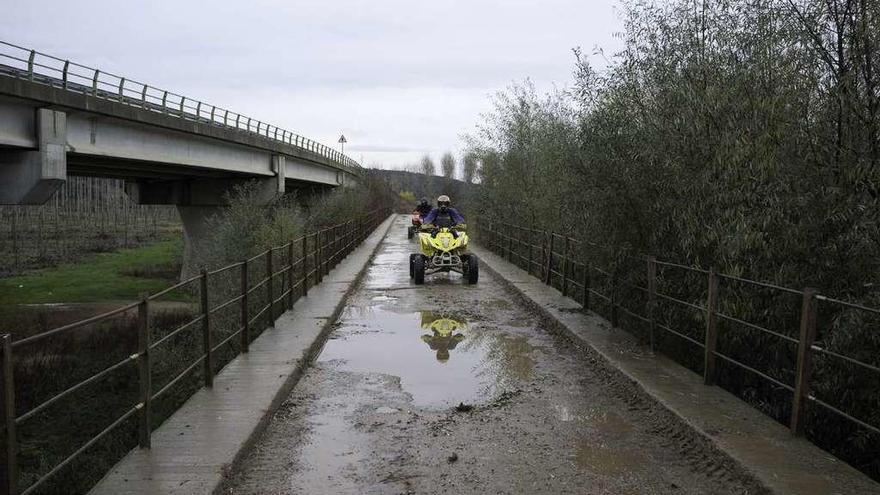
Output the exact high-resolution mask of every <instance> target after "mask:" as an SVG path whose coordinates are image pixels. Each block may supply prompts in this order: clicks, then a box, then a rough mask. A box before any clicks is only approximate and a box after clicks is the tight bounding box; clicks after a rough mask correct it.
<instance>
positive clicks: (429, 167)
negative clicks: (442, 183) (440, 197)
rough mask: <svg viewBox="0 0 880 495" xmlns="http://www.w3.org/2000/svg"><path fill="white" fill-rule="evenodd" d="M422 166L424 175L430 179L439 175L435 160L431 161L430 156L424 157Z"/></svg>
mask: <svg viewBox="0 0 880 495" xmlns="http://www.w3.org/2000/svg"><path fill="white" fill-rule="evenodd" d="M420 166H421V167H422V173H423V174H425V175H427V176H428V177H430V176H432V175H435V174H436V173H437V168H436V167H435V166H434V160H431V156H430V155H425V156H423V157H422V161H421V163H420Z"/></svg>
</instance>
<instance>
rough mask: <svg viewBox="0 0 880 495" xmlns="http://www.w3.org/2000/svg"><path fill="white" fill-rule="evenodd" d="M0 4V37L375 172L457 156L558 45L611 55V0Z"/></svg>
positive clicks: (564, 53) (561, 82)
mask: <svg viewBox="0 0 880 495" xmlns="http://www.w3.org/2000/svg"><path fill="white" fill-rule="evenodd" d="M2 3H3V7H2V14H0V39H2V40H4V41H7V42H11V43H15V44H20V45H23V46H25V47H29V48H35V49H37V50H38V51H43V52H46V53H49V54H52V55H57V56H59V57H62V58H69V59H70V60H73V61H76V62H79V63H81V64H84V65H87V66H91V67H97V68H99V69H102V70H107V71H110V72H114V73H117V74H120V75H123V76H126V77H129V78H131V79H135V80H138V81H142V82H146V83H148V84H151V85H153V86H157V87H160V88H162V89H167V90H172V91H175V92H178V93H182V94H184V95H186V96H188V97H192V98H196V99H199V100H202V101H206V102H209V103H212V104H216V105H218V106H222V107H224V108H229V109H231V110H234V111H239V112H241V113H243V114H245V115H248V116H252V117H254V118H257V119H260V120H262V121H265V122H270V123H273V124H276V125H279V126H281V127H283V128H285V129H288V130H290V131H293V132H297V133H299V134H302V135H304V136H307V137H310V138H313V139H317V140H319V141H321V142H323V143H325V144H327V145H332V146H338V145H337V144H336V141H337V139H338V137H339V134H340V132H344V133H345V136H346V138H347V139H348V144H347V145H346V150H345V151H346V154H349V155H350V156H352V157H353V158H355V159H358V160H360V159H361V158H362V159H363V161H364V163H365V164H366V165H378V166H383V167H385V168H401V167H403V166H404V165H406V164H408V163H416V162H417V161H418V159H419V157H420V156H421V155H423V154H425V153H429V154H431V155H432V156H433V157H435V160H436V159H437V158H439V156H440V154H442V153H443V152H444V151H447V150H449V151H453V152H454V153H456V154H459V153H460V151H461V146H462V142H461V139H460V136H461V135H462V134H463V133H467V132H471V131H472V130H473V129H474V126H475V124H476V123H477V121H478V120H479V116H480V113H482V112H485V111H487V110H488V109H489V108H490V101H489V97H490V96H491V95H492V94H493V93H495V92H496V91H498V90H501V89H504V88H505V87H506V86H508V85H509V84H510V83H511V82H513V81H520V80H523V79H525V78H530V79H531V80H532V81H533V82H534V83H535V85H536V86H537V88H538V89H539V90H545V89H549V88H551V87H552V86H553V85H554V84H555V85H557V86H566V85H568V84H569V82H570V80H571V73H572V69H573V56H572V52H571V49H572V48H574V47H582V48H583V49H584V51H585V52H587V53H592V52H593V51H594V48H596V47H601V48H603V49H604V50H605V51H606V53H609V54H610V53H613V52H614V51H615V50H617V49H618V48H619V40H618V39H616V38H614V37H613V34H614V33H615V32H617V31H619V30H620V29H621V21H620V18H619V7H617V4H618V1H617V0H542V1H541V2H537V1H520V0H515V1H510V0H508V1H479V0H469V1H458V0H454V1H449V0H446V1H434V2H419V1H413V0H408V1H403V0H390V1H389V0H373V1H370V2H367V1H355V0H336V1H316V2H297V1H273V0H256V1H254V0H250V1H242V0H214V1H211V2H185V1H176V2H172V1H164V0H155V1H134V0H132V1H122V2H120V1H118V0H81V1H77V2H71V1H69V0H64V1H59V0H44V1H33V0H2ZM609 56H610V55H609ZM591 58H592V62H593V63H594V64H596V65H599V66H602V65H604V63H605V62H604V60H603V59H602V57H601V56H593V57H591Z"/></svg>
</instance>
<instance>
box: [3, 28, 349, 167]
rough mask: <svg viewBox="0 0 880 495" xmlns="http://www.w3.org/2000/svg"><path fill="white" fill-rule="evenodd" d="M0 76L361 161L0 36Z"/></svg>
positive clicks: (328, 157) (341, 162)
mask: <svg viewBox="0 0 880 495" xmlns="http://www.w3.org/2000/svg"><path fill="white" fill-rule="evenodd" d="M0 75H2V76H7V77H14V78H17V79H22V80H26V81H30V82H33V83H38V84H44V85H47V86H51V87H55V88H60V89H63V90H66V91H72V92H75V93H79V94H83V95H88V96H91V97H93V98H99V99H102V100H108V101H113V102H117V103H122V104H124V105H129V106H134V107H137V108H141V109H145V110H151V111H153V112H157V113H161V114H164V115H169V116H172V117H177V118H180V119H183V120H188V121H194V122H199V123H202V124H207V125H211V126H215V127H223V128H229V129H237V130H240V131H243V132H246V133H249V134H254V135H258V136H261V137H264V138H266V139H270V140H272V141H277V142H280V143H284V144H286V145H289V146H292V147H295V148H298V149H299V150H302V151H306V152H309V153H312V154H314V155H316V156H317V157H321V158H324V159H325V161H327V162H328V163H329V164H330V165H333V166H336V167H337V168H340V169H343V170H346V171H348V172H349V173H352V174H354V175H360V174H361V172H362V167H361V165H360V164H359V163H358V162H357V161H355V160H353V159H351V158H349V157H348V156H346V155H344V154H342V153H341V152H339V151H337V150H335V149H333V148H330V147H329V146H325V145H323V144H321V143H319V142H317V141H313V140H311V139H308V138H306V137H304V136H300V135H299V134H296V133H294V132H290V131H287V130H285V129H282V128H280V127H278V126H274V125H271V124H267V123H265V122H262V121H260V120H257V119H254V118H252V117H248V116H246V115H242V114H240V113H236V112H232V111H229V110H227V109H225V108H221V107H218V106H215V105H211V104H208V103H205V102H202V101H199V100H195V99H193V98H188V97H186V96H184V95H180V94H177V93H174V92H171V91H167V90H164V89H159V88H156V87H153V86H150V85H148V84H145V83H142V82H138V81H135V80H132V79H128V78H126V77H123V76H119V75H116V74H113V73H110V72H106V71H101V70H99V69H95V68H92V67H87V66H85V65H80V64H77V63H75V62H71V61H70V60H65V59H62V58H58V57H54V56H52V55H48V54H45V53H41V52H38V51H36V50H32V49H28V48H24V47H21V46H18V45H14V44H12V43H8V42H5V41H0Z"/></svg>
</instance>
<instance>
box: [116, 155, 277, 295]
mask: <svg viewBox="0 0 880 495" xmlns="http://www.w3.org/2000/svg"><path fill="white" fill-rule="evenodd" d="M272 168H273V169H274V170H275V171H276V174H277V175H276V176H274V177H266V178H262V179H189V180H174V181H153V182H136V183H129V184H126V191H127V192H128V194H129V196H130V197H131V198H132V199H133V200H134V201H135V202H136V203H139V204H148V205H176V206H177V211H178V212H179V213H180V220H181V222H182V223H183V239H184V248H183V266H182V268H181V278H182V279H185V278H189V277H191V276H194V275H196V274H197V273H198V272H199V270H200V269H201V267H202V265H203V264H204V256H203V254H204V251H205V243H206V242H207V241H208V240H209V239H210V236H211V219H212V217H214V216H215V215H219V214H222V213H223V210H224V208H226V207H228V206H229V195H230V194H233V193H234V191H235V188H236V187H241V186H245V185H246V184H255V185H256V189H255V191H254V192H255V194H253V195H252V199H253V201H255V202H256V203H257V204H268V203H270V202H271V201H273V200H274V199H275V198H277V197H278V196H280V195H281V194H283V193H284V189H285V187H284V157H283V156H278V157H273V159H272Z"/></svg>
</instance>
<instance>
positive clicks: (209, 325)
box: [0, 209, 390, 495]
mask: <svg viewBox="0 0 880 495" xmlns="http://www.w3.org/2000/svg"><path fill="white" fill-rule="evenodd" d="M389 213H390V211H389V210H388V209H382V210H376V211H373V212H370V213H368V214H365V215H363V216H362V217H360V218H357V219H355V220H350V221H348V222H345V223H341V224H337V225H333V226H331V227H327V228H323V229H320V230H318V231H316V232H313V233H311V234H308V235H303V236H300V237H298V238H295V239H292V240H291V241H290V242H288V243H286V244H284V245H281V246H277V247H273V248H270V249H268V250H266V251H264V252H262V253H260V254H258V255H256V256H254V257H252V258H249V259H246V260H242V261H240V262H238V263H234V264H231V265H228V266H224V267H222V268H218V269H215V270H208V269H206V268H204V269H202V270H201V272H200V273H199V274H198V275H196V276H194V277H191V278H189V279H187V280H184V281H182V282H180V283H178V284H175V285H173V286H171V287H168V288H166V289H163V290H161V291H159V292H156V293H153V294H150V295H146V296H145V297H143V299H142V300H141V301H139V302H136V303H131V304H127V305H125V306H122V307H119V308H116V309H113V310H111V311H108V312H105V313H103V314H99V315H97V316H93V317H91V318H86V319H83V320H80V321H76V322H73V323H70V324H67V325H64V326H61V327H58V328H54V329H52V330H49V331H46V332H42V333H39V334H36V335H32V336H29V337H26V338H22V339H19V340H14V341H13V340H12V336H11V335H9V334H5V335H2V336H0V345H2V356H0V358H2V368H0V380H2V393H0V398H2V411H3V414H4V435H3V436H4V439H3V443H4V451H3V454H4V455H3V457H4V459H3V462H2V464H0V468H2V469H0V477H2V486H0V492H2V493H8V494H13V495H15V494H21V495H26V494H31V493H36V492H37V491H38V490H40V488H41V487H43V486H44V485H45V484H46V483H47V482H48V481H49V480H50V479H52V478H53V477H54V476H56V475H57V474H58V473H59V472H60V471H61V470H63V469H64V468H65V467H67V466H69V465H70V464H71V463H73V462H74V461H75V460H77V459H79V458H81V456H82V455H83V454H84V453H85V452H86V451H88V450H89V449H90V448H92V447H93V446H95V444H97V443H98V442H100V441H102V439H105V438H106V437H107V436H108V435H111V434H112V433H113V432H116V431H118V430H119V429H120V428H121V427H123V425H125V424H126V423H127V422H128V421H130V420H131V421H134V420H136V422H137V428H138V444H139V445H140V447H142V448H149V447H150V444H151V433H152V430H153V426H154V424H156V423H157V420H161V419H163V418H157V417H156V415H154V414H153V412H152V404H153V403H154V402H156V401H157V400H160V399H162V398H163V397H165V396H166V395H168V394H169V393H171V392H172V391H174V389H175V386H178V385H179V384H181V382H182V381H184V380H187V379H188V378H189V379H192V378H193V377H199V378H200V379H201V380H202V381H203V383H202V385H203V386H205V387H211V386H212V385H213V381H214V375H215V374H216V373H217V371H218V369H219V368H221V367H222V365H224V364H225V363H222V362H219V363H218V360H217V356H218V354H219V353H220V352H221V351H226V354H225V355H224V357H225V358H226V360H227V361H228V360H231V359H232V357H234V356H236V355H238V354H239V353H246V352H248V347H249V345H250V343H251V342H253V340H254V339H255V338H256V337H257V336H258V335H259V334H260V333H261V331H262V330H263V329H265V328H271V327H273V326H274V323H275V320H276V319H277V318H278V317H279V316H280V314H281V313H283V312H284V311H285V310H290V309H292V308H293V305H294V302H295V301H296V300H297V299H298V298H299V297H303V296H306V295H307V294H308V291H309V288H310V287H313V286H315V285H317V284H318V283H320V282H321V280H322V279H323V277H324V276H325V275H326V274H328V273H329V271H330V269H331V268H333V267H334V266H335V265H337V264H338V263H339V262H340V261H341V260H342V259H343V258H344V257H345V256H346V255H347V254H348V253H350V252H351V251H352V250H353V249H354V248H355V247H356V246H357V245H359V244H360V243H361V242H362V241H363V240H364V239H365V238H366V237H367V236H368V235H369V234H370V233H371V232H372V231H373V230H375V228H376V227H377V226H378V225H379V224H380V223H381V222H382V221H383V220H384V219H385V218H386V217H387V215H388V214H389ZM218 282H220V283H218ZM174 292H183V293H185V294H187V295H189V296H192V297H193V298H197V299H195V300H194V304H193V306H197V308H198V309H197V311H193V313H192V314H188V315H187V318H186V321H182V322H181V321H175V322H174V324H173V325H172V326H171V327H170V328H165V329H163V330H164V331H163V332H162V333H161V334H160V335H157V332H156V328H155V327H156V326H157V325H154V324H153V322H152V320H153V317H154V316H157V315H156V313H155V310H154V309H153V306H154V305H158V304H160V303H161V302H164V301H162V298H163V297H165V296H168V295H169V294H172V293H174ZM195 301H197V303H195ZM254 303H257V304H256V307H255V304H254ZM126 314H131V315H132V316H134V318H135V322H136V325H135V327H136V333H137V336H136V350H135V352H133V353H130V354H125V350H124V349H123V350H122V352H123V354H124V356H121V358H117V359H115V360H109V361H112V363H111V364H109V365H105V363H100V364H101V366H102V367H101V369H100V370H98V371H96V372H91V371H89V373H88V375H87V376H85V377H79V376H78V377H76V379H75V380H74V381H75V383H73V384H65V385H66V386H65V388H64V389H63V390H62V391H60V392H54V391H53V392H52V393H51V394H44V395H46V396H45V397H39V398H37V399H36V400H34V395H35V394H33V393H30V394H29V395H30V397H29V398H30V399H31V400H30V401H29V402H32V403H34V404H36V405H32V406H30V407H28V406H27V405H25V407H22V404H20V403H17V402H16V398H17V395H16V391H18V392H19V393H21V392H30V391H27V390H23V387H22V385H21V384H20V383H17V382H16V375H15V373H14V369H16V368H18V367H19V366H26V365H27V361H29V360H32V359H35V357H34V356H38V355H39V353H35V352H33V351H30V352H29V351H28V350H26V349H28V348H30V349H31V350H33V349H34V345H35V344H37V345H38V346H45V343H46V341H47V340H48V339H52V338H58V337H62V338H64V337H66V338H68V339H69V340H65V341H64V342H62V346H61V347H62V349H61V351H62V352H65V353H66V354H68V355H69V356H71V357H73V356H74V355H75V354H77V353H78V352H80V348H81V347H88V346H89V343H88V340H89V339H90V338H97V337H96V336H95V335H94V333H97V332H93V334H88V333H87V334H85V335H83V334H82V331H84V330H86V329H88V328H92V329H95V325H96V324H100V323H102V322H104V323H106V324H108V325H109V326H111V327H112V326H114V325H118V324H119V318H120V317H122V316H124V315H126ZM217 327H227V331H226V332H225V333H224V334H223V335H222V336H221V337H220V338H217V333H219V332H220V329H218V328H217ZM229 330H231V331H229ZM124 337H125V336H124V335H120V336H118V337H115V340H114V341H113V342H111V346H112V347H118V346H119V342H121V341H122V340H124ZM182 337H186V338H188V340H187V341H186V342H187V343H189V344H195V346H196V347H197V348H198V349H199V350H200V352H198V353H197V354H196V355H192V353H191V354H190V356H189V358H190V360H189V361H185V362H183V363H182V364H179V363H177V362H175V363H157V360H156V359H154V355H155V354H156V353H157V352H162V350H163V349H167V348H168V347H169V346H171V347H172V348H173V347H175V346H182V345H183V344H181V340H180V338H182ZM169 355H170V356H174V353H173V352H172V353H171V354H169ZM157 364H162V365H163V369H162V373H160V374H161V375H162V376H161V378H162V383H158V384H157V383H156V382H157V381H159V380H158V379H157V378H159V377H157V371H156V370H157ZM169 364H174V365H176V366H177V367H178V369H176V370H173V372H172V371H171V370H170V369H169V367H170V366H169ZM79 366H80V367H86V366H87V363H80V365H79ZM179 368H182V369H179ZM135 370H136V375H135V374H134V372H135ZM126 372H128V373H131V375H130V376H129V377H125V376H123V377H122V378H117V380H122V381H126V380H127V379H128V378H133V379H134V380H133V381H134V383H132V385H133V386H135V385H136V387H133V388H136V390H133V392H134V394H132V395H135V396H136V397H135V398H134V401H133V402H128V403H126V402H125V399H124V398H119V399H118V400H117V401H116V402H115V405H117V406H120V408H122V409H124V412H123V413H122V414H120V415H118V416H116V417H112V416H111V418H112V420H111V419H108V421H109V424H108V425H106V426H105V427H103V429H101V430H100V432H98V433H97V434H94V435H91V434H89V435H88V436H87V437H86V438H87V440H86V441H84V442H83V443H82V444H81V445H79V446H78V447H77V448H76V450H74V451H73V452H72V453H70V454H68V455H64V454H60V455H57V456H56V457H58V458H59V459H60V461H58V462H55V463H51V462H50V463H46V464H49V465H50V466H51V467H50V468H48V470H47V471H46V472H29V473H27V474H28V481H27V482H21V481H20V477H21V476H20V475H21V471H20V466H19V460H20V457H21V454H22V452H21V448H20V445H21V440H22V438H21V436H20V432H19V430H20V429H21V428H22V426H23V425H25V424H26V423H27V422H28V421H30V420H33V419H34V418H35V417H37V416H40V415H46V414H48V413H49V412H50V409H51V408H53V406H54V408H56V411H55V412H54V416H52V415H51V414H49V417H48V421H49V422H57V421H58V420H59V415H64V414H72V410H69V409H68V410H61V411H60V412H59V411H58V409H64V408H63V406H64V402H63V401H64V400H65V399H68V398H71V397H72V396H73V395H74V394H75V393H77V392H84V391H87V388H88V387H90V386H92V385H95V384H99V383H101V382H104V383H106V382H107V381H108V380H112V379H113V377H114V375H116V376H117V377H119V376H120V374H124V373H126ZM26 385H27V384H26ZM123 388H124V387H123ZM113 394H114V395H118V396H122V395H125V394H124V393H123V392H120V391H119V390H115V391H114V392H113ZM97 395H99V394H94V393H93V395H92V396H91V397H90V399H92V400H93V401H94V403H93V404H88V403H86V404H82V403H79V404H77V409H79V410H80V411H85V412H86V413H87V414H97V413H98V412H99V411H98V410H97V409H98V408H100V407H101V406H102V403H101V402H100V401H99V400H97V399H96V396H97ZM178 395H179V393H178ZM186 397H188V395H187V396H185V397H183V398H184V399H185V398H186ZM104 407H106V405H105V406H104ZM105 416H110V415H109V414H105ZM133 418H134V419H133ZM43 419H44V420H46V419H47V416H43ZM68 426H71V425H68ZM77 426H79V425H77ZM71 430H72V428H71V429H69V430H67V431H66V432H65V433H66V434H69V435H73V434H74V432H73V431H71ZM118 441H119V440H117V442H118ZM43 443H44V444H45V443H49V444H51V442H46V441H44V442H43ZM127 448H131V446H128V447H127ZM39 454H40V456H41V457H43V458H46V457H49V455H48V453H47V452H40V453H39ZM23 485H24V486H23Z"/></svg>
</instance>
